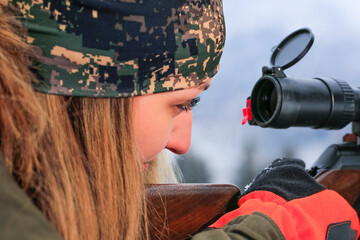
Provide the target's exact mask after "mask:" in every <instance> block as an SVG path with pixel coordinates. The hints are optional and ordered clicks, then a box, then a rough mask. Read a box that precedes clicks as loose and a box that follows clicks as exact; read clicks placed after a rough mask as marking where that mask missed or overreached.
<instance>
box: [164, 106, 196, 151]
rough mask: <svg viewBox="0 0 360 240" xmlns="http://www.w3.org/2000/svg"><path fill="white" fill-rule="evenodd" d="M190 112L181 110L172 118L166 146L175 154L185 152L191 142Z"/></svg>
mask: <svg viewBox="0 0 360 240" xmlns="http://www.w3.org/2000/svg"><path fill="white" fill-rule="evenodd" d="M191 127H192V112H191V111H188V112H183V113H181V114H180V115H178V116H176V117H175V118H174V120H173V125H172V130H171V133H170V137H169V141H168V143H167V145H166V148H167V149H169V150H170V151H172V152H174V153H176V154H180V155H181V154H185V153H186V152H187V151H188V150H189V148H190V143H191Z"/></svg>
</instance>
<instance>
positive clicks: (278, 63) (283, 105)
mask: <svg viewBox="0 0 360 240" xmlns="http://www.w3.org/2000/svg"><path fill="white" fill-rule="evenodd" d="M313 41H314V36H313V34H312V32H311V30H310V29H308V28H302V29H299V30H297V31H295V32H294V33H292V34H290V35H289V36H287V37H286V38H285V39H284V40H283V41H282V42H281V43H280V44H279V45H278V46H277V47H276V48H275V51H274V52H273V54H272V57H271V64H272V65H273V67H272V68H268V67H263V76H262V77H261V78H260V79H259V80H258V82H257V83H256V84H255V86H254V88H253V90H252V93H251V103H250V105H251V113H252V117H253V120H254V121H253V124H257V125H259V126H261V127H270V128H288V127H291V126H297V127H312V128H324V129H340V128H343V127H345V126H346V125H347V124H348V123H350V122H351V121H355V120H356V121H358V120H359V119H360V92H359V89H357V88H356V89H355V88H352V87H350V86H349V84H347V83H346V82H344V81H339V80H336V79H331V78H314V79H295V78H289V77H287V76H286V75H285V74H284V72H283V70H284V69H286V68H288V67H290V66H292V65H294V64H295V63H297V62H298V61H299V60H300V59H301V58H302V57H303V56H305V54H306V53H307V52H308V50H309V49H310V47H311V46H312V43H313ZM254 122H255V123H254Z"/></svg>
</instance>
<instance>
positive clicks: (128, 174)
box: [0, 5, 169, 240]
mask: <svg viewBox="0 0 360 240" xmlns="http://www.w3.org/2000/svg"><path fill="white" fill-rule="evenodd" d="M15 30H18V29H16V28H14V26H13V24H10V22H9V17H8V16H7V14H5V11H4V9H2V8H1V5H0V39H1V41H0V106H1V108H0V153H1V154H2V156H3V159H4V162H5V164H6V166H7V168H8V170H9V172H10V173H11V174H12V175H13V177H14V179H15V180H17V182H18V183H19V185H20V187H22V188H23V189H24V190H25V191H26V192H27V194H28V195H29V197H31V199H33V201H34V203H35V204H36V205H37V207H38V208H39V209H40V210H41V211H42V212H43V213H44V215H45V216H46V217H47V218H48V219H49V221H50V222H51V223H52V225H53V226H54V227H55V228H56V229H57V231H58V232H59V233H60V234H61V235H62V236H63V238H64V239H132V240H133V239H143V238H146V236H147V230H146V229H147V224H146V219H147V218H146V201H145V190H144V178H143V176H142V172H141V168H140V162H139V160H138V157H137V155H136V150H135V149H134V148H135V147H134V146H135V144H134V140H133V133H132V126H131V123H132V114H131V111H132V99H131V98H121V99H93V98H75V97H74V98H71V97H62V96H53V95H45V94H41V93H35V92H34V91H33V90H32V88H31V83H32V82H33V81H35V80H34V79H35V78H34V76H33V74H32V72H31V71H30V70H29V61H28V57H27V55H26V54H24V53H27V52H28V46H27V45H26V44H24V41H23V39H22V38H21V37H19V36H18V35H17V34H15ZM157 168H158V167H154V168H153V169H152V172H153V173H154V172H156V169H157ZM168 170H169V169H167V170H164V171H165V172H166V171H168ZM164 171H160V172H164ZM150 175H151V174H150V173H149V176H148V178H147V179H148V181H152V182H154V181H153V180H154V179H155V177H154V176H155V175H153V176H152V177H151V176H150ZM151 179H152V180H151ZM144 228H145V230H144Z"/></svg>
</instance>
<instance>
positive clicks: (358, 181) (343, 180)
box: [146, 146, 360, 240]
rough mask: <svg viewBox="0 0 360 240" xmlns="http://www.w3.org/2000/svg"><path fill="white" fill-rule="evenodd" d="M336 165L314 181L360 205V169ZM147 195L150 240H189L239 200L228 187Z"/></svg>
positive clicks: (155, 189)
mask: <svg viewBox="0 0 360 240" xmlns="http://www.w3.org/2000/svg"><path fill="white" fill-rule="evenodd" d="M333 147H334V146H331V147H330V148H329V149H331V148H333ZM327 151H329V150H326V151H325V152H324V153H326V152H327ZM322 156H323V155H322ZM320 159H321V158H320ZM339 159H342V158H341V157H340V158H339ZM338 163H339V162H338ZM335 166H339V165H336V164H333V165H331V166H330V167H329V166H328V165H326V167H325V168H321V170H320V168H319V169H317V170H320V171H319V174H318V175H317V176H316V177H315V179H316V181H317V182H318V183H320V184H322V185H323V186H324V187H326V188H328V189H332V190H335V191H337V192H338V193H339V194H340V195H341V196H342V197H344V198H345V199H346V200H347V201H348V202H349V203H350V204H351V205H352V206H354V207H356V206H357V205H358V204H359V203H358V201H359V200H358V197H359V193H360V170H357V169H335V168H338V167H335ZM332 167H335V168H332ZM312 171H315V170H314V169H313V170H312ZM146 192H147V199H148V216H149V222H150V229H149V233H150V239H151V240H168V239H171V240H185V239H188V238H190V237H191V236H192V235H193V234H195V233H197V232H200V231H202V230H203V229H206V227H207V226H209V225H210V224H212V223H213V222H215V221H216V220H217V219H218V218H219V217H221V216H222V215H223V214H225V213H227V212H230V211H232V210H234V209H236V208H237V201H238V199H239V197H240V191H239V189H238V188H237V187H236V186H234V185H230V184H154V185H147V186H146ZM356 200H357V201H356Z"/></svg>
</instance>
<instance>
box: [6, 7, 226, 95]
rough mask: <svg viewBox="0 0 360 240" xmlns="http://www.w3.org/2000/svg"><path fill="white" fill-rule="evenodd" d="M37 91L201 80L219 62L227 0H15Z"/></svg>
mask: <svg viewBox="0 0 360 240" xmlns="http://www.w3.org/2000/svg"><path fill="white" fill-rule="evenodd" d="M9 2H10V3H11V4H12V5H14V6H16V8H17V9H18V12H19V19H20V20H21V22H22V23H23V25H24V26H25V27H26V28H27V29H28V32H29V33H28V39H27V40H28V42H29V43H30V44H32V45H33V46H34V49H35V51H34V52H35V56H34V59H35V60H34V65H35V66H36V68H37V69H38V70H37V72H38V73H39V78H40V83H39V84H36V85H35V86H34V88H35V89H36V90H38V91H41V92H44V93H49V94H58V95H68V96H90V97H128V96H136V95H143V94H151V93H158V92H164V91H172V90H180V89H184V88H189V87H193V86H197V85H199V84H201V83H203V82H205V81H207V80H208V79H210V78H211V77H213V76H214V75H215V74H216V72H217V71H218V68H219V61H220V57H221V54H222V51H223V48H224V42H225V24H224V16H223V11H222V1H221V0H62V1H60V0H56V1H55V0H28V1H25V0H10V1H9Z"/></svg>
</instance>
